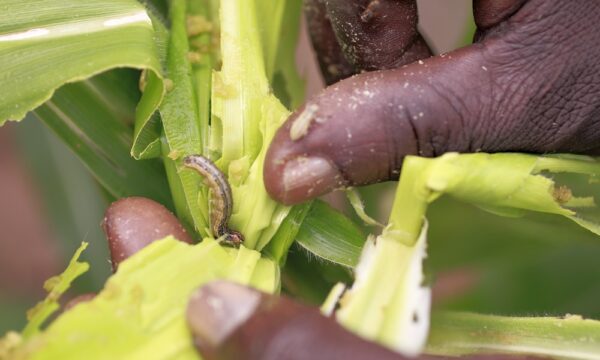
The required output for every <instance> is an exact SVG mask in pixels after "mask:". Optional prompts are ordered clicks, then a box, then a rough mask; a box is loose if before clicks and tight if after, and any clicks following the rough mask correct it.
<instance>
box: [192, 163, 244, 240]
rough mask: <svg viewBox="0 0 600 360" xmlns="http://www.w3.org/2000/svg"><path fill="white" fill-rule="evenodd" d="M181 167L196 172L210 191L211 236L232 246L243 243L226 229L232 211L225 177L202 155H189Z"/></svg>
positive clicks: (229, 188) (242, 237) (232, 231)
mask: <svg viewBox="0 0 600 360" xmlns="http://www.w3.org/2000/svg"><path fill="white" fill-rule="evenodd" d="M183 165H184V166H185V167H188V168H190V169H194V170H196V171H197V172H198V173H200V175H202V177H204V179H205V184H206V185H207V186H208V188H209V190H210V227H211V230H212V232H213V236H215V237H217V238H220V237H223V241H224V242H226V243H228V244H231V245H233V246H239V245H240V244H241V243H242V242H244V236H243V235H242V234H241V233H240V232H238V231H235V230H231V229H229V227H228V225H227V224H228V222H229V218H230V217H231V212H232V211H233V197H232V196H231V187H230V186H229V182H227V179H226V178H225V175H223V173H222V172H221V170H219V168H218V167H217V166H216V165H215V164H214V163H213V162H212V161H210V160H209V159H207V158H205V157H204V156H202V155H189V156H186V157H185V158H184V159H183Z"/></svg>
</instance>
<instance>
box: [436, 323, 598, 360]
mask: <svg viewBox="0 0 600 360" xmlns="http://www.w3.org/2000/svg"><path fill="white" fill-rule="evenodd" d="M426 352H427V353H429V354H436V355H443V356H461V355H470V354H491V353H495V354H498V353H501V354H527V355H536V356H541V357H550V358H569V359H597V358H598V354H600V321H595V320H588V319H583V318H581V317H580V316H577V315H566V316H565V317H563V318H549V317H503V316H493V315H480V314H473V313H455V312H440V313H435V312H434V313H433V316H432V320H431V334H430V336H429V340H428V344H427V350H426Z"/></svg>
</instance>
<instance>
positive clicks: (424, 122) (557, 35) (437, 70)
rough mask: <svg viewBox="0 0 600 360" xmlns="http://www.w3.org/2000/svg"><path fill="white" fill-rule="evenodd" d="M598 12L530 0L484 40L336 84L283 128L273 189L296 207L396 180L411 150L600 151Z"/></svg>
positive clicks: (272, 164) (271, 160)
mask: <svg viewBox="0 0 600 360" xmlns="http://www.w3.org/2000/svg"><path fill="white" fill-rule="evenodd" d="M598 16H600V7H598V6H597V3H595V2H594V1H593V0H589V1H584V0H581V1H578V2H573V3H571V2H570V3H568V4H567V3H564V2H545V1H542V0H539V1H535V0H531V1H529V2H527V3H526V4H525V5H524V6H523V7H521V8H520V9H519V11H517V13H515V14H514V15H513V16H512V17H511V18H510V20H509V21H506V22H504V23H502V24H501V26H500V27H499V28H497V29H493V31H492V30H490V32H488V33H487V34H486V37H485V39H484V41H483V42H482V43H480V44H474V45H472V46H470V47H467V48H463V49H459V50H457V51H455V52H453V53H450V54H448V55H443V56H438V57H433V58H429V59H426V60H422V61H419V62H418V63H414V64H411V65H408V66H405V67H403V68H400V69H394V70H389V71H385V72H372V73H366V74H361V75H358V76H355V77H352V78H349V79H346V80H343V81H341V82H339V83H337V84H335V85H333V86H331V87H329V88H327V89H326V90H325V91H324V92H323V93H321V94H320V95H319V96H318V97H316V98H314V99H313V100H311V101H310V102H309V103H307V104H306V105H305V106H304V107H302V108H301V109H299V110H298V111H297V112H296V113H295V114H293V115H292V116H291V117H290V119H288V121H287V122H286V123H285V124H284V126H283V127H282V128H281V129H279V130H278V132H277V133H276V135H275V137H274V139H273V142H272V144H271V147H270V149H269V151H268V153H267V158H266V163H265V172H264V180H265V185H266V187H267V190H268V191H269V193H270V194H271V195H272V196H273V197H274V198H275V199H277V200H279V201H281V202H284V203H286V204H293V203H297V202H301V201H304V200H306V199H309V198H313V197H316V196H319V195H322V194H324V193H326V192H329V191H331V190H332V189H336V188H339V187H344V186H351V185H363V184H369V183H374V182H379V181H385V180H389V179H396V178H397V177H398V174H399V171H400V165H401V163H402V160H403V158H404V156H406V155H408V154H418V155H422V156H437V155H441V154H442V153H444V152H447V151H459V152H473V151H480V150H481V151H488V152H497V151H526V152H536V153H544V152H557V151H562V152H574V153H590V154H594V153H598V152H599V151H600V121H597V119H598V116H599V114H600V105H599V103H598V102H597V101H595V100H594V99H597V98H598V97H600V75H599V74H600V46H598V45H593V46H592V45H590V44H598V42H597V39H599V38H600V28H599V27H597V26H596V25H595V22H596V19H597V18H598ZM557 39H561V41H560V42H558V43H557Z"/></svg>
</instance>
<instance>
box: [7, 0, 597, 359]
mask: <svg viewBox="0 0 600 360" xmlns="http://www.w3.org/2000/svg"><path fill="white" fill-rule="evenodd" d="M162 5H164V4H162V3H161V2H158V1H156V2H151V1H150V2H147V3H139V2H137V1H135V0H108V1H107V0H104V1H99V0H89V1H84V2H82V1H75V0H65V1H61V2H55V1H51V0H35V1H27V2H25V3H24V2H22V1H15V0H3V2H2V4H1V5H0V9H1V10H2V11H0V65H1V66H0V125H2V124H4V123H5V122H7V121H11V120H13V121H19V120H21V119H23V118H24V117H25V116H26V115H27V114H28V113H29V114H32V115H33V116H34V117H35V118H36V119H37V120H38V121H39V122H42V123H44V124H45V125H46V126H47V127H48V128H50V129H51V130H52V132H54V133H55V134H56V135H57V136H58V138H60V139H61V140H62V141H63V142H64V144H66V145H67V146H68V147H69V148H70V149H71V150H72V151H73V152H74V153H75V154H76V155H77V156H78V157H79V159H80V160H81V161H82V162H83V164H85V166H86V167H87V169H88V170H89V171H90V172H91V173H92V174H93V176H94V177H95V179H96V180H97V183H98V185H99V186H100V187H102V189H103V190H104V193H105V194H106V197H108V198H109V199H118V198H122V197H127V196H144V197H147V198H150V199H153V200H156V201H157V202H159V203H161V204H163V205H164V206H166V207H167V208H169V209H171V210H172V211H173V212H175V213H176V215H177V217H178V218H179V220H180V221H181V222H182V223H183V224H184V226H185V227H186V229H187V230H188V232H189V233H190V234H193V237H195V239H196V241H197V243H195V244H186V243H183V242H180V241H177V240H176V239H174V238H173V237H167V238H165V239H162V240H159V241H156V242H154V243H152V244H151V245H149V246H148V247H146V248H144V249H143V250H141V251H140V252H138V253H136V254H135V255H133V256H132V257H130V258H129V259H127V260H125V261H124V262H123V263H121V264H120V266H119V268H118V271H117V272H116V273H115V274H114V275H112V276H110V277H109V278H108V279H107V280H106V282H105V283H104V285H103V287H102V289H101V290H100V291H99V293H98V295H97V296H96V297H95V298H94V299H93V300H91V301H89V302H85V303H81V304H79V305H77V306H75V307H73V308H71V309H69V310H66V311H63V312H60V314H58V313H59V307H60V306H59V301H58V300H59V298H60V297H61V295H63V294H64V293H65V292H67V291H68V290H69V288H70V287H71V284H72V283H73V281H75V280H76V279H77V278H78V277H79V276H80V275H81V274H83V273H84V272H86V271H88V270H89V265H88V264H87V263H86V262H84V261H82V260H80V259H79V258H80V256H81V254H82V252H83V251H84V249H85V247H86V244H85V243H84V244H83V245H82V246H81V247H80V248H79V249H78V250H77V251H76V253H75V255H74V256H73V258H72V259H71V261H70V263H69V264H68V266H67V268H66V270H65V271H64V272H63V273H62V274H60V275H58V276H56V277H53V278H51V279H49V280H48V281H47V282H46V283H45V285H44V287H45V289H46V290H47V292H48V295H47V297H46V298H45V299H44V300H42V301H40V302H39V303H38V305H36V306H35V307H34V308H32V309H31V310H30V311H29V312H28V314H27V316H28V322H27V324H26V325H25V327H24V328H23V329H14V331H9V332H7V333H6V334H5V335H4V337H3V338H2V340H1V341H0V357H6V358H32V359H54V358H78V357H80V356H81V354H86V355H85V356H86V357H87V358H108V357H110V358H128V359H136V358H139V359H147V358H152V359H168V358H182V359H183V358H190V359H193V358H198V356H199V355H198V354H197V353H196V351H195V349H194V346H193V344H192V339H191V336H190V332H189V330H188V328H187V326H186V322H185V316H184V313H185V307H186V304H187V302H188V300H189V297H190V294H191V293H192V292H193V290H194V289H196V288H198V287H199V286H201V285H202V284H205V283H207V282H209V281H212V280H216V279H228V280H231V281H235V282H238V283H241V284H246V285H249V286H252V287H255V288H257V289H260V290H262V291H265V292H269V293H279V292H281V291H282V290H283V291H285V292H286V293H288V294H290V295H293V296H296V297H298V298H301V299H304V300H305V301H312V302H313V303H321V305H322V306H321V309H322V312H323V313H324V314H325V315H327V316H332V317H334V318H335V319H336V320H337V321H338V322H339V323H340V324H342V325H343V326H344V327H346V328H347V329H349V330H350V331H352V332H355V333H356V334H358V335H359V336H362V337H364V338H367V339H370V340H373V341H376V342H379V343H380V344H382V345H383V346H386V347H388V348H390V349H393V350H394V351H397V352H399V353H401V354H405V355H418V354H422V353H427V354H437V355H447V356H456V355H463V354H476V353H489V352H500V353H518V354H519V353H522V354H534V355H542V356H549V357H561V358H580V359H593V358H596V359H597V358H600V322H598V321H594V320H590V319H583V318H582V317H577V316H571V317H565V318H562V317H553V316H503V315H497V314H494V315H492V314H484V313H483V312H484V311H485V310H486V304H489V303H487V302H486V301H485V300H480V302H479V303H478V302H477V296H478V295H477V294H478V293H477V292H475V293H473V294H471V297H470V298H469V297H468V296H467V297H465V298H463V303H462V304H461V303H460V302H457V303H455V304H454V305H451V306H448V307H446V308H444V307H439V308H438V307H435V306H434V307H432V305H431V304H432V299H431V297H432V295H431V284H432V281H433V280H432V276H431V275H432V273H433V274H435V272H436V271H437V270H438V269H444V267H448V268H449V267H451V266H450V265H444V260H436V259H446V258H452V256H450V254H452V252H451V251H449V252H447V254H443V253H439V252H438V253H436V252H435V251H433V253H432V254H430V255H429V258H430V259H429V258H428V242H429V241H430V239H428V238H432V239H433V240H435V238H444V237H446V236H440V234H439V231H440V230H437V229H438V228H436V226H437V225H436V224H437V223H438V222H439V223H440V224H442V223H443V222H442V221H441V220H440V219H441V218H443V217H445V216H448V217H452V216H453V215H452V213H453V212H455V211H453V210H452V207H453V206H454V209H457V206H463V205H456V204H458V203H459V202H461V203H468V204H473V205H475V206H476V207H478V208H481V209H483V210H486V211H488V212H490V213H493V214H494V215H493V218H494V219H495V217H496V216H498V215H500V216H505V217H509V218H508V219H507V220H502V221H504V223H502V224H515V225H514V226H516V227H519V226H521V227H523V222H519V221H521V220H519V217H523V216H526V219H529V218H528V217H530V216H532V214H534V213H539V214H546V215H547V216H552V217H553V219H554V220H552V221H560V219H561V218H564V219H566V220H567V221H570V222H572V223H573V224H575V225H576V226H571V227H568V229H569V232H567V234H566V235H565V236H566V237H569V234H575V235H573V236H574V237H579V238H586V239H587V238H589V239H590V240H589V241H587V240H586V241H580V242H577V240H574V241H572V242H573V243H574V244H573V246H579V245H581V244H583V245H581V246H584V245H585V246H590V247H592V248H593V249H595V250H594V251H596V254H598V253H599V251H598V248H597V247H596V248H594V246H596V245H595V244H594V241H600V239H597V236H599V235H600V225H599V224H598V221H597V220H598V217H597V215H596V216H595V215H594V212H593V210H594V209H595V206H596V204H595V200H594V197H593V195H594V193H593V191H592V190H590V189H589V188H590V186H589V184H593V183H595V182H597V181H598V176H600V162H598V161H597V160H596V159H594V158H590V157H585V156H574V155H546V156H535V155H529V154H485V153H477V154H456V153H447V154H445V155H443V156H441V157H438V158H433V159H426V158H421V157H413V156H410V157H407V158H406V159H405V160H404V165H403V170H402V175H401V178H400V180H399V182H398V183H397V184H396V185H395V188H396V191H395V195H394V196H393V206H392V210H391V213H390V215H389V219H388V221H387V224H384V228H383V230H382V231H381V233H380V234H376V233H375V232H376V231H377V228H376V227H366V226H365V224H363V222H364V223H367V225H369V226H372V225H377V224H378V222H377V221H375V220H373V219H372V218H370V217H369V215H367V212H369V211H370V210H372V209H371V208H370V207H369V206H367V208H366V209H367V211H365V208H364V207H363V203H362V199H361V197H360V195H359V193H358V192H356V191H351V192H349V198H350V201H351V203H352V205H353V206H354V208H355V209H356V210H357V214H358V216H355V215H352V214H350V215H347V214H343V213H342V212H339V211H337V210H335V209H334V208H332V207H331V206H329V205H327V204H326V203H325V202H323V201H321V200H314V201H312V202H308V203H304V204H300V205H295V206H285V205H282V204H279V203H277V202H275V201H274V200H273V199H271V198H270V197H269V195H268V194H267V192H266V190H265V187H264V183H263V176H262V172H263V165H264V159H265V154H266V151H267V148H268V146H269V143H270V141H271V138H272V137H273V135H274V133H275V131H276V130H277V129H278V128H279V126H280V125H281V124H282V123H283V122H284V120H285V119H286V118H287V117H288V115H289V114H290V111H292V110H294V109H295V108H296V107H297V106H299V105H300V104H301V103H302V102H303V100H304V82H303V80H302V78H301V77H300V76H299V75H298V74H297V72H296V66H295V55H294V52H295V48H296V42H297V39H298V30H299V24H300V14H301V7H302V4H301V0H202V1H201V0H194V1H192V0H172V1H170V2H169V3H168V6H166V7H164V6H162ZM190 156H202V158H203V159H207V160H210V164H213V165H214V166H215V167H216V168H217V170H210V171H213V172H214V171H217V172H216V173H214V174H215V175H214V176H215V177H217V179H216V180H215V181H217V180H218V181H225V182H226V183H227V184H228V185H229V186H230V195H231V201H230V202H229V205H230V206H231V208H230V209H229V210H228V211H229V212H228V214H227V217H226V220H229V222H228V226H230V227H231V229H232V230H235V231H237V232H239V233H240V234H243V238H244V241H243V243H242V244H241V245H240V246H239V247H231V246H226V245H225V244H224V243H223V241H222V240H223V239H222V238H220V236H219V235H222V234H219V233H218V229H217V230H215V228H214V227H212V226H211V225H213V224H211V222H214V219H213V217H214V215H215V211H216V210H215V209H214V207H215V204H214V202H213V201H212V200H211V197H212V196H214V193H215V192H216V191H218V190H219V189H218V184H217V185H214V184H213V185H210V184H207V182H205V176H203V175H202V174H201V173H198V172H196V171H193V169H190V168H189V167H188V166H186V161H189V160H186V159H190ZM211 166H212V165H211ZM207 171H208V170H207ZM565 175H568V176H572V177H573V176H574V177H576V178H577V179H579V180H578V181H579V183H578V185H577V189H580V188H583V190H577V192H576V191H575V188H574V189H571V188H569V187H568V186H567V185H563V184H562V183H561V182H559V178H560V177H561V176H565ZM221 176H222V177H223V179H221V178H220V177H221ZM581 179H583V180H581ZM581 184H583V185H585V186H583V187H582V186H579V185H581ZM586 186H587V187H586ZM215 187H216V188H215ZM575 194H577V195H575ZM367 195H368V196H366V197H367V198H368V199H367V200H369V201H368V204H371V205H372V204H376V203H377V199H379V198H380V196H379V197H377V196H372V194H371V195H369V194H367ZM440 197H444V200H442V202H445V204H446V205H443V206H446V208H444V207H441V208H436V207H435V204H434V201H435V200H437V199H438V198H440ZM446 198H453V199H456V200H457V201H458V202H454V203H451V205H448V201H449V200H446ZM368 204H367V205H368ZM430 206H432V207H433V212H438V213H434V214H432V215H431V216H429V215H428V213H427V209H428V207H430ZM444 209H446V210H444ZM469 209H471V208H469ZM221 211H222V210H221ZM469 211H471V213H473V211H475V210H474V209H471V210H469ZM439 212H441V213H442V215H440V214H439ZM477 214H480V212H477ZM221 215H223V214H221ZM229 216H230V218H229ZM477 216H483V219H489V218H488V217H486V216H490V215H477ZM477 216H475V217H472V216H470V215H468V216H465V217H464V218H461V219H459V218H456V216H455V217H454V218H453V220H452V223H454V224H459V225H458V226H459V227H460V228H477V225H478V224H477V220H476V219H477ZM428 217H429V219H428ZM544 219H545V218H544ZM485 221H488V220H485ZM494 221H495V220H494ZM498 221H500V220H498ZM526 221H532V220H526ZM561 224H562V223H561ZM503 226H506V225H503ZM566 226H568V224H567V225H566ZM579 227H581V228H582V229H583V230H580V229H578V228H579ZM365 229H367V231H368V232H373V235H368V236H367V235H366V233H365ZM428 229H432V230H431V231H432V233H431V236H428V235H429V234H428V232H429V230H428ZM528 229H531V227H530V228H528ZM537 229H538V230H539V231H537V234H536V231H535V229H534V231H531V230H528V231H523V232H522V233H523V234H527V236H529V237H532V238H534V237H535V235H537V236H538V237H540V238H543V237H545V236H548V237H550V238H551V237H552V236H557V235H556V234H550V235H549V234H548V233H549V232H551V231H552V230H551V229H552V228H551V227H550V230H543V227H538V228H537ZM434 230H435V231H434ZM442 231H443V230H442ZM455 233H456V232H455ZM458 233H459V234H460V232H458ZM462 234H463V236H464V237H465V239H467V240H469V242H468V244H470V245H469V246H471V245H473V246H475V245H474V244H473V242H474V241H471V240H472V239H470V238H469V237H468V236H466V235H465V233H464V232H463V233H462ZM582 234H583V235H582ZM445 235H447V236H448V237H449V236H450V233H447V234H445ZM487 235H489V234H487ZM487 235H486V233H483V234H481V237H485V236H487ZM563 235H564V234H563ZM507 236H512V235H510V234H508V233H507ZM471 238H472V237H471ZM443 240H445V243H447V245H437V244H438V243H437V242H435V241H434V242H433V243H432V246H431V248H432V249H433V250H435V249H436V247H438V248H439V246H442V247H443V246H447V247H449V248H450V249H451V246H452V243H453V242H454V239H443ZM450 240H452V241H450ZM504 240H506V241H507V242H508V243H511V239H503V237H502V236H500V237H499V239H495V241H497V242H498V243H501V242H502V241H504ZM465 242H466V240H465ZM465 242H462V243H461V242H458V241H457V242H456V246H458V247H459V249H458V250H457V251H456V252H455V253H456V254H459V255H461V256H454V258H458V259H460V260H456V263H459V264H465V265H473V264H474V261H475V260H477V261H479V262H480V265H481V263H485V262H486V256H487V259H488V260H489V262H494V261H499V260H498V259H500V260H502V259H504V261H506V260H507V259H509V258H507V257H505V258H502V257H501V256H500V255H498V256H499V257H498V258H495V259H494V258H492V256H491V255H494V254H487V255H486V256H480V255H481V254H483V253H484V252H485V251H481V252H480V253H478V254H473V253H469V251H463V250H464V248H460V246H461V245H460V244H464V243H465ZM525 242H526V241H525ZM511 244H512V245H511V247H510V251H511V252H516V253H519V252H523V256H524V257H526V258H527V259H526V260H527V261H529V262H527V261H526V262H522V264H529V263H531V261H532V258H531V256H530V255H531V252H527V251H526V250H523V249H522V247H521V246H523V247H526V244H517V245H515V244H514V242H513V243H511ZM563 244H564V243H563ZM507 246H508V245H507ZM544 246H545V245H544ZM534 253H535V252H534ZM306 254H309V255H310V256H306ZM446 255H448V256H446ZM312 258H316V259H317V260H316V261H317V262H316V263H314V264H313V265H309V262H311V261H313V262H314V261H315V260H312ZM429 260H431V262H432V263H430V261H429ZM448 261H450V260H448ZM469 261H471V262H470V263H469ZM440 264H442V265H440ZM307 267H308V268H311V269H309V270H307ZM596 268H597V266H596ZM596 270H597V269H596ZM596 275H597V272H596ZM581 277H582V281H588V280H589V279H593V278H594V273H593V272H592V273H591V274H582V275H581ZM550 281H551V280H550ZM596 282H597V281H596ZM595 289H596V292H595V294H596V295H597V294H598V288H597V287H596V288H595ZM481 291H483V290H481ZM565 292H566V293H569V290H565ZM590 292H593V289H592V290H590ZM479 294H482V292H480V293H479ZM481 296H482V295H481ZM591 296H592V299H593V298H594V295H591ZM469 299H470V300H469ZM595 299H596V300H597V299H598V297H597V296H596V297H595ZM582 301H583V300H582ZM473 304H475V306H471V307H469V305H473ZM490 306H491V305H490ZM515 308H516V309H523V308H519V307H518V306H517V307H515ZM590 309H591V310H590V311H591V314H592V315H597V316H600V312H599V309H598V307H597V306H596V307H595V310H594V307H593V306H591V307H590ZM457 310H460V311H457ZM469 310H470V311H471V312H467V311H469ZM509 310H510V309H509ZM544 311H546V310H544V309H542V310H540V313H543V312H544ZM573 311H574V312H576V311H577V308H576V309H574V310H573ZM594 311H595V312H594ZM490 312H494V310H491V311H490ZM508 312H509V314H506V315H512V314H510V311H508ZM515 313H517V314H520V315H524V314H523V312H522V311H515ZM56 314H58V315H56ZM538 314H539V313H538ZM53 315H55V316H53ZM552 315H555V314H552ZM586 315H587V314H586Z"/></svg>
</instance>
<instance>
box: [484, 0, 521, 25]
mask: <svg viewBox="0 0 600 360" xmlns="http://www.w3.org/2000/svg"><path fill="white" fill-rule="evenodd" d="M526 1H527V0H474V1H473V15H474V17H475V24H476V25H477V28H478V29H479V30H486V29H489V28H491V27H494V26H496V25H498V24H499V23H501V22H502V21H504V20H506V19H508V18H509V17H510V16H511V15H513V14H514V13H516V12H517V10H519V9H520V8H521V6H523V4H525V2H526Z"/></svg>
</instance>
